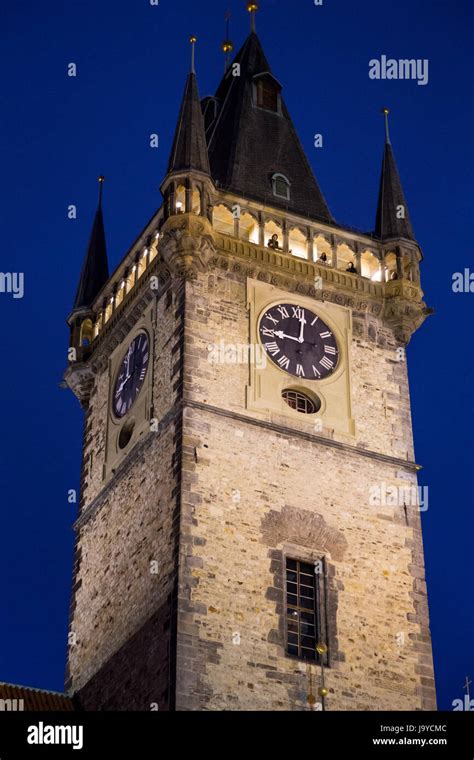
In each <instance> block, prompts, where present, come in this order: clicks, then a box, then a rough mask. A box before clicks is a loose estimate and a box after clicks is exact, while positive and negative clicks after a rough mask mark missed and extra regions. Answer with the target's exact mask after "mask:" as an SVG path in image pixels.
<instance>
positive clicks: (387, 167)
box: [375, 136, 415, 240]
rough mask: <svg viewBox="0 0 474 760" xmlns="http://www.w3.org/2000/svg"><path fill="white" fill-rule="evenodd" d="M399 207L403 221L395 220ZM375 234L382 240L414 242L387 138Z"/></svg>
mask: <svg viewBox="0 0 474 760" xmlns="http://www.w3.org/2000/svg"><path fill="white" fill-rule="evenodd" d="M399 206H403V207H404V209H405V218H404V219H398V218H397V208H398V207H399ZM375 234H376V236H377V237H379V238H381V239H382V240H385V239H389V238H400V237H403V238H408V239H409V240H415V235H414V232H413V227H412V224H411V220H410V213H409V211H408V206H407V202H406V200H405V194H404V192H403V188H402V183H401V181H400V175H399V173H398V169H397V164H396V161H395V156H394V153H393V149H392V146H391V143H390V140H389V139H388V136H387V140H386V142H385V149H384V154H383V163H382V173H381V176H380V190H379V201H378V207H377V218H376V221H375Z"/></svg>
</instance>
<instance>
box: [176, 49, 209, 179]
mask: <svg viewBox="0 0 474 760" xmlns="http://www.w3.org/2000/svg"><path fill="white" fill-rule="evenodd" d="M190 42H191V45H192V60H191V72H190V74H189V75H188V78H187V80H186V86H185V88H184V96H183V102H182V104H181V110H180V112H179V119H178V126H177V127H176V132H175V136H174V142H173V148H172V150H171V155H170V160H169V163H168V174H171V172H178V171H191V170H194V171H199V172H203V173H204V174H209V158H208V155H207V146H206V135H205V132H204V119H203V115H202V110H201V102H200V100H199V92H198V86H197V80H196V74H195V71H194V46H195V44H196V37H191V38H190Z"/></svg>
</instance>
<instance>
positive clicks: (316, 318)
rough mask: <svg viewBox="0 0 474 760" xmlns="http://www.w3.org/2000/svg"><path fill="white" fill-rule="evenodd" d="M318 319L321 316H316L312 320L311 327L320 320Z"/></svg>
mask: <svg viewBox="0 0 474 760" xmlns="http://www.w3.org/2000/svg"><path fill="white" fill-rule="evenodd" d="M318 319H319V317H315V318H314V319H313V321H312V322H311V327H312V326H313V325H315V324H316V322H317V321H318Z"/></svg>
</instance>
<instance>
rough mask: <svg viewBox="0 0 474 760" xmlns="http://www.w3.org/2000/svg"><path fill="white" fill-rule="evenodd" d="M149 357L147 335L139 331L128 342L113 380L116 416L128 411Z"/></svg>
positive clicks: (138, 389) (146, 367) (133, 401)
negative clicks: (114, 380) (115, 378)
mask: <svg viewBox="0 0 474 760" xmlns="http://www.w3.org/2000/svg"><path fill="white" fill-rule="evenodd" d="M149 357H150V352H149V346H148V336H147V335H146V334H145V333H140V335H137V337H136V338H134V340H133V341H132V342H131V343H130V346H129V347H128V351H127V353H126V354H125V356H124V357H123V361H122V364H121V366H120V370H119V374H118V377H117V380H116V382H115V387H114V395H113V399H112V406H113V410H114V414H115V416H116V417H124V416H125V415H126V414H127V412H129V411H130V409H131V408H132V406H133V404H134V403H135V401H136V399H137V398H138V395H139V393H140V391H141V389H142V387H143V383H144V382H145V377H146V373H147V369H148V360H149Z"/></svg>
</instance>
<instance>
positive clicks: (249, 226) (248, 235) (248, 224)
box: [239, 211, 258, 245]
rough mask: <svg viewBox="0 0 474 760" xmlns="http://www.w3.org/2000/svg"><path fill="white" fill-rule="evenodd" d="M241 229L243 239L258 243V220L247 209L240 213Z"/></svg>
mask: <svg viewBox="0 0 474 760" xmlns="http://www.w3.org/2000/svg"><path fill="white" fill-rule="evenodd" d="M239 230H240V237H241V238H242V240H248V241H249V242H250V243H255V244H256V245H258V220H257V219H256V218H255V217H254V216H252V214H249V213H248V212H247V211H243V212H241V214H240V221H239Z"/></svg>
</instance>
